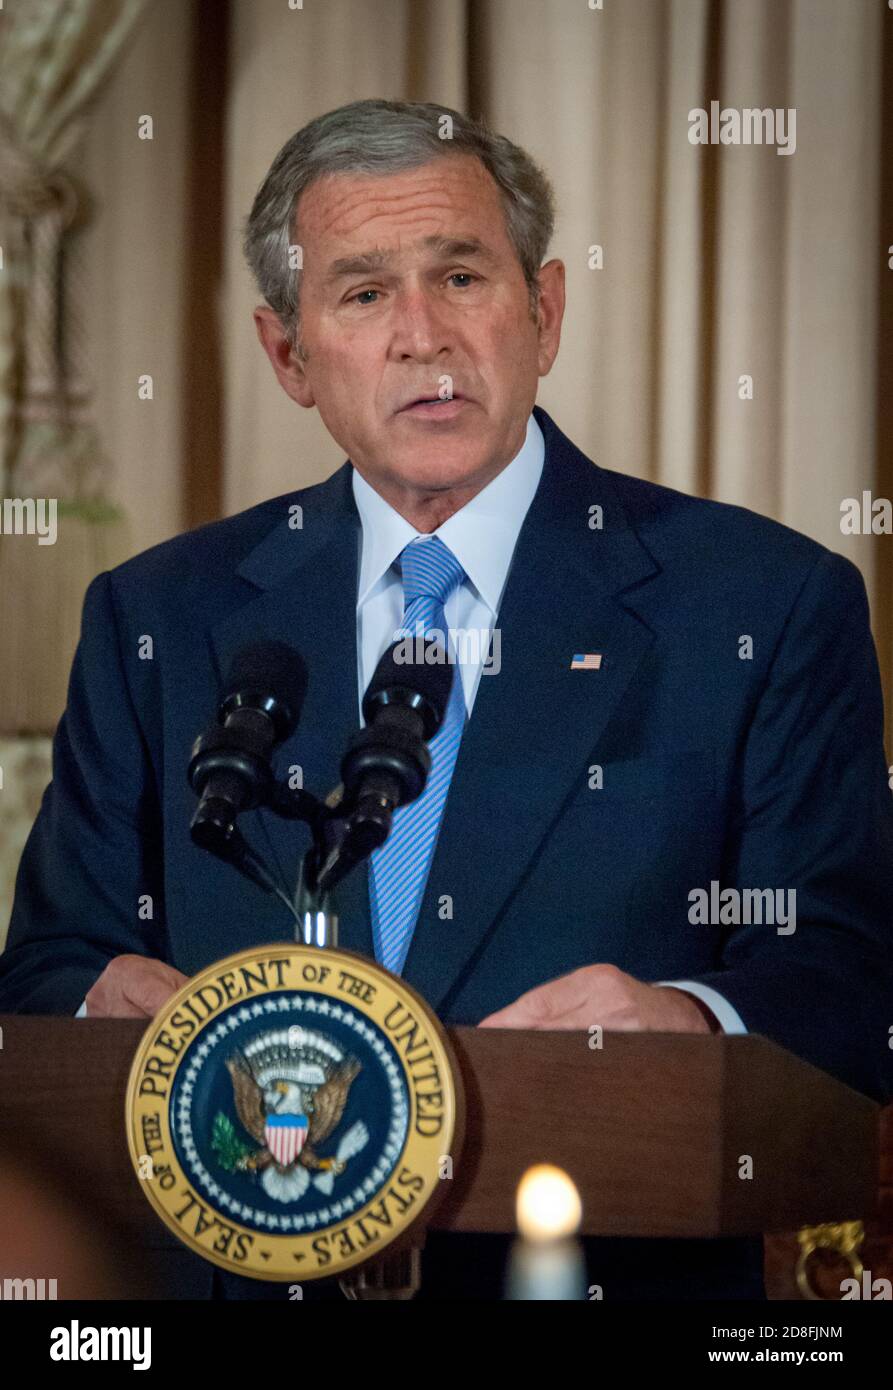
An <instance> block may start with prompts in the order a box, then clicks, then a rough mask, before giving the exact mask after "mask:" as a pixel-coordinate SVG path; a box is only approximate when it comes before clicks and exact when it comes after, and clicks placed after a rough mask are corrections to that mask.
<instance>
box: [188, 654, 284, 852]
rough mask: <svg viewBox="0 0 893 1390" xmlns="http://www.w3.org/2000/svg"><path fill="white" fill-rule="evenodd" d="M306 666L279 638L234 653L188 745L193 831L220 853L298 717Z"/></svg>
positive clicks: (267, 782)
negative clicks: (215, 703) (212, 711)
mask: <svg viewBox="0 0 893 1390" xmlns="http://www.w3.org/2000/svg"><path fill="white" fill-rule="evenodd" d="M306 691H307V670H306V667H305V665H304V662H303V660H302V658H301V657H300V655H299V654H298V652H296V651H295V650H294V649H293V648H292V647H289V646H287V645H286V644H285V643H284V642H273V641H267V642H255V643H253V644H252V645H251V646H248V647H244V648H243V649H242V650H241V651H240V652H238V653H237V655H236V656H235V657H234V658H233V662H232V665H231V667H230V671H229V675H228V677H227V680H226V684H225V685H224V688H223V692H222V694H221V698H220V705H219V708H218V713H217V723H216V724H214V725H212V726H211V728H209V729H207V730H206V731H205V733H203V734H202V735H201V736H200V737H199V738H198V739H196V741H195V744H194V745H193V749H192V757H191V760H190V763H189V772H188V777H189V783H190V786H191V787H192V789H193V791H195V792H196V794H197V795H198V797H199V798H200V799H199V805H198V809H197V810H196V813H195V815H194V816H193V819H192V824H191V826H190V834H191V836H192V839H193V840H194V842H195V843H196V844H197V845H201V846H202V847H203V848H205V849H210V850H212V851H213V852H214V853H220V852H221V850H222V848H223V847H224V846H225V845H226V844H228V843H229V842H230V841H231V840H232V838H233V835H234V833H235V820H236V817H237V816H238V814H239V812H240V811H245V810H250V809H252V808H253V807H254V806H258V805H260V804H261V803H262V802H263V801H264V799H265V797H266V795H267V794H268V792H269V789H270V787H271V785H272V781H273V773H272V769H271V767H270V761H269V759H270V754H271V753H272V750H273V748H274V747H275V745H276V744H277V743H281V742H282V741H283V740H284V739H286V738H288V737H289V735H290V734H291V733H292V731H293V730H294V728H295V727H296V725H297V722H298V719H299V718H300V714H301V708H302V706H303V703H304V696H305V694H306Z"/></svg>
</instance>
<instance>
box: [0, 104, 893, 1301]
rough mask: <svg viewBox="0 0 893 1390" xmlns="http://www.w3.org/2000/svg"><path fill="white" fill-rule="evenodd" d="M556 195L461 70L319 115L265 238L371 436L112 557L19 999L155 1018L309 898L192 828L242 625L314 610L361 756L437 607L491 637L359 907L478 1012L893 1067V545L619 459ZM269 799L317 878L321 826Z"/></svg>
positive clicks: (323, 366) (400, 951) (283, 628)
mask: <svg viewBox="0 0 893 1390" xmlns="http://www.w3.org/2000/svg"><path fill="white" fill-rule="evenodd" d="M552 228H553V199H552V194H551V190H550V187H549V184H548V181H547V179H546V178H545V177H544V175H543V174H542V172H541V171H540V170H539V169H538V168H537V167H536V166H535V164H534V163H533V162H532V161H531V159H530V158H529V157H528V156H527V155H526V154H525V153H524V152H523V151H522V150H520V149H519V148H517V147H516V146H514V145H513V144H511V143H510V142H509V141H508V140H506V139H504V138H503V137H501V136H497V135H494V134H492V133H489V132H487V131H486V130H484V129H482V128H480V127H478V126H476V125H474V124H472V123H471V122H469V121H468V120H466V119H465V118H464V117H462V116H461V115H460V114H459V113H457V112H450V111H447V110H444V109H443V108H440V107H435V106H429V105H418V104H409V103H402V102H385V101H362V102H357V103H353V104H352V105H349V106H346V107H343V108H341V109H339V110H337V111H333V112H330V113H328V114H327V115H325V116H322V117H320V118H319V119H317V120H315V121H313V122H311V124H310V125H308V126H307V127H306V128H304V129H303V130H301V131H299V132H298V133H297V134H296V135H295V136H294V137H293V138H292V139H291V140H289V142H288V143H287V144H286V145H285V147H284V148H283V149H282V151H281V152H280V153H279V155H278V156H277V158H276V160H275V161H274V163H273V165H272V167H271V169H270V171H269V174H268V175H267V178H266V180H265V182H264V184H263V186H262V187H261V189H260V191H259V193H258V195H257V198H256V200H255V203H254V206H253V209H252V212H251V215H250V217H249V219H248V223H247V229H246V236H245V247H246V253H247V256H248V259H249V262H250V264H251V267H252V269H253V271H254V273H255V275H256V277H257V280H258V283H259V286H260V289H261V291H262V293H263V295H264V298H265V300H266V304H265V305H264V306H263V307H259V308H258V309H257V310H256V311H255V321H256V326H257V331H258V335H259V338H260V341H261V343H262V345H263V348H264V350H265V351H266V353H267V355H268V357H269V359H270V362H271V364H272V367H273V370H274V372H275V373H276V376H277V379H278V380H279V382H280V384H281V386H282V388H283V389H284V390H285V391H286V392H287V393H288V395H289V396H290V397H291V398H292V399H293V400H294V401H295V402H296V403H297V404H298V405H300V406H303V407H305V408H311V407H314V406H315V407H316V408H317V409H318V410H319V412H320V415H321V416H322V419H323V421H324V423H325V425H326V427H327V428H328V430H329V431H330V433H331V434H332V436H333V437H334V438H335V439H336V440H337V441H338V443H339V444H340V445H341V447H342V448H343V450H344V451H345V453H346V454H347V455H348V462H346V463H345V464H344V465H343V467H341V468H340V469H339V470H338V471H337V472H336V473H335V474H334V475H333V476H332V477H331V478H329V479H328V480H327V481H326V482H324V483H322V484H320V485H318V486H314V487H310V488H306V489H303V490H301V491H299V492H295V493H293V494H289V495H288V496H285V497H280V498H275V499H273V500H271V501H267V502H264V503H262V504H261V505H260V506H257V507H254V508H252V509H251V510H249V511H246V512H244V513H242V514H241V515H239V516H235V517H232V518H230V519H228V520H223V521H219V522H217V523H215V524H213V525H209V526H205V527H202V528H200V529H199V530H197V531H194V532H191V533H189V534H187V535H184V536H180V537H177V538H175V539H173V540H171V541H168V542H166V543H165V544H163V545H160V546H157V547H155V548H153V549H152V550H149V551H148V552H146V553H145V554H143V555H141V556H138V557H137V558H135V559H133V560H130V561H128V562H127V563H126V564H124V565H122V566H120V567H118V568H117V569H115V570H113V571H111V572H110V573H105V574H101V575H100V576H99V577H98V578H97V579H95V580H94V581H93V583H92V584H91V585H90V588H89V590H88V592H87V596H86V600H85V606H84V617H83V628H82V634H81V640H80V645H79V648H78V652H77V655H76V658H75V662H74V667H73V671H72V677H71V684H70V690H69V698H68V706H67V709H66V712H65V714H64V716H63V718H62V720H61V721H60V724H59V728H58V731H57V735H56V739H55V745H54V768H53V781H52V783H51V786H50V787H49V789H48V791H47V793H46V796H45V799H44V802H43V805H42V808H41V811H40V814H39V816H38V818H37V821H36V824H35V826H34V828H33V831H32V833H31V837H30V839H29V841H28V844H27V847H26V849H25V852H24V855H23V858H22V863H21V867H20V871H19V876H18V881H17V891H16V898H15V905H14V910H13V916H12V924H11V930H10V935H9V943H8V947H7V951H6V954H5V955H4V957H3V958H2V968H0V1010H7V1011H9V1010H12V1011H19V1012H30V1013H38V1012H45V1013H46V1012H48V1013H65V1012H69V1011H70V1012H71V1013H75V1012H76V1011H78V1010H79V1007H85V1011H86V1013H87V1015H88V1016H89V1017H94V1016H96V1017H103V1016H105V1017H108V1016H116V1017H119V1016H142V1017H150V1016H151V1015H153V1014H154V1012H155V1011H156V1010H157V1009H158V1008H159V1007H160V1006H161V1005H162V1003H163V1002H164V1001H165V999H166V998H167V997H168V996H169V995H170V994H171V993H172V992H173V991H174V990H175V989H177V988H178V987H179V985H180V984H182V983H183V981H184V980H185V979H186V978H187V977H188V976H190V975H191V974H193V973H195V972H196V971H197V970H199V969H200V968H202V967H204V966H206V965H207V964H209V963H211V962H213V961H214V960H215V959H218V958H219V957H221V956H225V955H227V954H229V953H231V952H233V951H235V950H238V949H240V948H243V947H246V946H249V945H251V944H255V943H259V942H266V941H277V940H281V939H283V938H285V937H290V936H292V934H293V930H292V924H291V921H290V919H289V917H288V914H287V912H286V911H285V909H284V908H283V906H282V904H281V903H280V902H279V901H278V899H276V898H274V897H264V896H263V895H262V894H261V893H260V892H258V890H257V889H256V888H254V887H253V886H252V885H250V884H248V883H246V882H245V881H244V880H243V879H241V878H239V877H238V876H237V875H236V874H235V873H234V872H233V870H232V869H231V868H230V867H228V866H227V865H225V864H221V863H219V862H218V861H216V860H214V859H212V858H211V857H210V856H208V855H206V854H204V853H203V852H202V851H201V850H200V849H199V848H197V847H196V846H195V845H194V844H192V843H191V841H190V836H189V821H190V817H191V815H192V812H193V810H194V805H195V802H194V797H193V795H192V793H191V792H190V789H189V787H188V786H187V783H186V776H185V772H186V766H187V762H188V759H189V751H190V747H191V744H192V741H193V740H194V738H195V736H196V734H197V733H198V732H199V731H200V730H201V729H202V728H203V727H204V726H205V725H206V724H207V721H208V718H209V715H210V713H211V712H212V711H213V709H214V708H215V706H216V701H217V696H218V692H219V687H220V681H221V676H222V674H225V670H226V668H227V665H228V662H229V660H230V658H231V656H232V655H233V653H234V652H236V651H238V650H239V648H240V647H242V646H244V645H245V644H246V643H248V642H250V641H253V640H258V639H265V638H271V639H276V640H279V641H283V642H286V643H288V644H289V645H290V646H291V647H293V648H294V649H295V650H296V651H298V652H299V653H300V654H301V656H302V658H303V660H304V662H305V664H306V668H307V672H308V687H307V695H306V701H305V705H304V709H303V714H302V718H301V721H300V725H299V727H298V729H297V731H296V732H295V734H294V736H293V737H292V738H291V739H290V740H289V741H288V742H287V743H286V744H285V745H284V746H283V748H282V749H281V750H280V753H281V765H282V767H290V766H292V765H297V766H299V767H300V768H301V769H302V773H303V778H304V785H305V786H307V787H308V788H310V789H313V790H316V791H318V792H322V791H324V790H325V789H326V788H327V787H329V786H331V785H332V783H333V782H334V781H336V780H337V769H338V766H339V761H340V758H341V755H342V753H343V751H344V749H345V748H346V745H347V740H348V738H349V736H350V734H351V732H352V731H353V730H354V729H355V728H356V726H357V723H358V704H359V697H360V696H361V694H362V692H363V691H364V689H365V688H366V685H367V684H368V682H369V680H370V678H371V676H372V673H373V671H374V669H375V665H376V663H377V661H378V659H379V657H380V656H381V654H382V652H383V651H384V650H385V649H386V648H387V646H388V645H389V644H390V642H391V640H392V638H393V635H394V632H395V630H396V629H397V628H399V627H401V625H402V623H403V622H404V621H405V622H411V620H412V618H413V616H414V614H417V613H419V612H422V611H424V612H425V613H426V614H427V615H428V617H427V619H426V622H427V621H430V617H431V615H432V614H433V615H435V616H439V615H442V618H443V622H444V623H445V624H446V626H447V627H448V628H449V629H450V630H451V635H452V647H451V650H453V651H455V652H457V653H458V652H459V643H458V641H457V635H458V634H461V635H462V637H463V642H462V649H463V651H464V656H463V658H462V659H461V660H460V661H459V664H458V665H457V667H456V677H457V678H456V680H455V681H454V694H453V698H452V700H451V703H450V706H449V709H448V712H447V716H446V719H445V722H444V726H443V728H442V730H441V732H440V733H439V734H438V735H437V738H436V740H435V741H434V743H433V744H432V753H433V758H434V762H433V769H432V772H431V775H430V777H429V781H428V785H427V787H426V789H425V792H424V793H423V796H422V798H421V799H420V800H419V801H418V802H417V803H414V804H413V805H412V806H409V807H406V808H404V809H403V810H402V811H401V812H398V813H397V816H396V818H395V825H394V830H393V832H392V835H391V838H390V840H389V841H388V842H387V843H386V844H385V845H384V847H383V848H382V849H381V850H379V851H377V852H376V854H375V856H374V857H373V860H372V862H371V864H370V865H369V866H368V871H367V870H365V869H364V870H363V871H359V872H356V873H355V874H354V875H353V876H352V877H351V878H350V879H348V880H347V881H346V882H345V884H344V885H343V889H344V892H343V896H342V900H341V902H340V904H339V907H340V916H341V944H342V945H343V946H345V947H346V948H348V949H353V950H358V951H362V952H364V953H366V954H367V955H370V956H371V955H373V954H374V955H375V957H376V958H377V959H378V960H379V961H381V962H382V964H384V965H386V966H388V967H389V968H390V969H391V970H394V971H396V972H398V973H400V974H402V975H403V976H404V977H405V979H406V980H407V981H408V982H409V983H410V984H411V985H412V986H414V987H415V988H416V989H417V990H418V991H419V992H420V993H421V994H422V995H423V996H424V997H425V998H426V999H427V1000H428V1002H429V1003H430V1004H431V1005H432V1007H433V1008H435V1009H436V1010H437V1012H438V1013H439V1015H440V1017H441V1018H442V1020H443V1021H444V1022H445V1023H447V1024H483V1025H485V1026H491V1027H499V1026H501V1027H510V1028H518V1029H524V1028H550V1029H578V1030H581V1031H582V1032H583V1033H586V1032H587V1030H589V1029H590V1028H591V1027H592V1026H593V1025H596V1024H599V1025H601V1026H602V1027H603V1028H604V1029H605V1030H612V1029H623V1030H630V1029H646V1030H656V1031H667V1032H704V1033H706V1032H709V1031H710V1030H718V1029H725V1030H726V1031H729V1032H736V1031H739V1032H740V1031H745V1030H749V1031H752V1032H758V1033H762V1034H765V1035H767V1036H768V1037H770V1038H772V1039H774V1040H776V1041H777V1042H778V1043H780V1044H781V1045H782V1046H784V1047H787V1048H790V1049H791V1050H792V1051H793V1052H795V1053H797V1054H799V1055H800V1056H801V1057H803V1058H805V1059H806V1060H808V1061H809V1062H812V1063H814V1064H815V1065H816V1066H818V1067H821V1068H823V1069H825V1070H826V1071H828V1072H831V1073H833V1074H835V1075H836V1076H838V1077H840V1078H841V1079H842V1080H844V1081H846V1082H848V1083H849V1084H850V1085H851V1086H854V1087H856V1088H858V1089H860V1090H862V1091H864V1092H866V1093H867V1094H869V1095H871V1096H873V1097H875V1098H877V1099H885V1098H886V1097H888V1096H889V1095H891V1094H893V1052H891V1050H890V1029H891V1026H893V1003H891V1001H893V953H891V939H893V932H891V925H890V924H891V913H893V807H891V799H890V790H889V787H888V784H887V772H886V763H885V758H884V749H883V743H882V697H881V691H880V685H879V679H878V671H877V663H876V658H875V653H874V648H873V645H872V639H871V635H870V630H869V620H868V611H867V603H866V597H865V591H864V586H863V584H862V580H861V578H860V576H859V574H858V572H857V570H856V569H855V568H854V567H853V565H851V564H850V563H849V562H848V561H846V560H845V559H842V558H841V557H839V556H837V555H835V554H833V553H831V552H830V551H828V550H826V549H824V548H823V547H822V546H820V545H818V544H816V543H814V542H813V541H811V540H809V539H807V538H806V537H804V536H802V535H799V534H797V533H796V532H794V531H791V530H789V529H787V528H785V527H783V526H780V525H777V524H775V523H774V522H771V521H769V520H766V519H764V518H762V517H759V516H757V515H755V514H753V513H751V512H748V511H745V510H743V509H740V508H737V507H732V506H725V505H721V504H718V503H715V502H708V501H703V500H699V499H695V498H690V497H687V496H684V495H682V494H681V493H677V492H674V491H670V490H668V489H666V488H663V487H658V486H655V485H652V484H649V483H646V482H642V481H639V480H637V479H635V478H632V477H627V476H624V475H623V474H622V473H619V472H615V471H613V470H612V469H611V468H606V467H602V466H595V465H594V464H593V463H592V462H591V461H590V460H589V459H587V458H586V457H585V456H584V455H583V454H582V453H581V452H580V451H579V450H578V449H577V448H576V447H575V446H574V444H572V443H571V442H570V440H568V439H567V438H566V437H565V436H564V434H562V432H561V430H560V429H559V428H558V426H557V425H556V424H555V422H554V421H553V420H552V419H551V418H550V417H549V416H548V415H547V414H546V413H545V412H544V411H543V410H541V409H540V408H539V407H535V405H534V402H535V399H536V394H537V385H538V381H539V378H540V377H542V376H545V375H546V374H547V373H548V372H549V370H550V369H551V367H552V364H553V362H554V360H555V357H556V354H557V352H558V346H559V337H560V332H561V324H562V317H563V312H564V266H563V264H562V262H561V261H559V260H555V259H552V260H549V261H546V260H545V257H546V254H547V250H548V245H549V241H550V237H551V233H552ZM296 248H300V252H301V255H300V258H299V261H298V264H300V265H301V267H302V268H301V269H300V270H298V269H296V268H294V265H295V262H294V258H293V252H294V251H295V249H296ZM593 389H594V390H598V383H597V382H594V383H593ZM621 462H622V460H614V459H612V460H605V461H604V463H606V464H608V465H613V464H617V463H621ZM296 518H299V524H295V519H296ZM469 634H471V635H473V636H474V635H476V636H478V637H479V638H480V639H481V640H480V641H478V642H473V641H468V640H465V639H467V638H468V636H469ZM147 636H148V637H150V638H151V651H152V657H151V659H148V660H147V659H144V658H145V650H146V647H145V644H146V638H147ZM243 828H244V830H245V833H246V836H247V838H249V839H250V840H252V842H253V843H254V844H255V845H256V846H257V848H258V849H259V851H260V852H262V853H265V854H266V856H267V858H268V860H269V861H270V862H272V863H275V864H276V865H277V866H278V869H279V872H280V874H281V877H282V881H283V883H284V884H285V885H286V886H287V887H288V888H289V889H291V888H293V886H294V882H295V877H296V874H297V865H298V863H299V860H300V857H301V854H302V852H303V848H304V845H305V841H304V840H303V839H302V834H303V830H304V828H303V827H299V826H296V825H295V824H294V823H289V822H285V821H280V820H277V819H276V818H275V817H273V816H272V815H270V814H269V813H267V812H266V811H265V810H259V811H254V812H251V813H249V814H248V815H247V816H245V817H244V826H243ZM82 1001H83V1005H82ZM556 1084H559V1079H558V1078H556ZM570 1103H571V1098H569V1104H570ZM470 1239H471V1238H468V1237H460V1236H440V1237H434V1236H432V1237H429V1244H428V1247H427V1250H426V1257H425V1276H424V1285H423V1294H426V1293H427V1294H431V1293H433V1294H434V1296H437V1295H438V1294H441V1295H443V1294H446V1295H451V1296H455V1297H481V1296H490V1297H498V1296H500V1290H501V1276H502V1269H503V1264H504V1257H505V1243H504V1242H503V1241H502V1240H501V1239H499V1240H498V1241H497V1240H496V1238H489V1243H488V1242H487V1241H477V1242H476V1243H475V1245H474V1246H473V1248H472V1246H471V1245H470V1244H469V1240H470ZM494 1241H495V1244H494V1243H493V1242H494ZM590 1244H591V1250H592V1251H594V1252H595V1253H594V1255H593V1260H594V1264H592V1265H591V1268H592V1270H593V1272H597V1273H598V1274H599V1275H600V1279H599V1282H601V1283H602V1284H603V1285H604V1288H605V1297H606V1298H611V1297H612V1296H613V1297H636V1296H640V1297H660V1296H666V1297H691V1298H697V1297H722V1296H726V1297H757V1298H759V1297H761V1296H762V1284H761V1281H760V1268H759V1266H760V1242H758V1241H716V1242H692V1241H671V1242H664V1243H660V1242H636V1241H604V1242H592V1243H590ZM208 1278H209V1279H210V1273H209V1275H208ZM246 1282H248V1281H246ZM262 1287H263V1286H261V1288H262ZM256 1292H257V1289H256V1288H252V1289H251V1290H250V1291H249V1293H255V1294H256Z"/></svg>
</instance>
